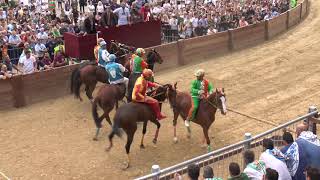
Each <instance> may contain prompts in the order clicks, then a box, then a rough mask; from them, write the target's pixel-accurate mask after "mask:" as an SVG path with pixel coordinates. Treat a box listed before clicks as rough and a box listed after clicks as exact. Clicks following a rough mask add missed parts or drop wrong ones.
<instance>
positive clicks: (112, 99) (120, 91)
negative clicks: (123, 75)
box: [92, 84, 126, 141]
mask: <svg viewBox="0 0 320 180" xmlns="http://www.w3.org/2000/svg"><path fill="white" fill-rule="evenodd" d="M125 93H126V87H125V84H118V85H113V84H106V85H104V86H102V87H101V88H100V89H99V91H98V94H97V96H96V97H95V98H94V101H93V103H92V116H93V119H94V122H95V125H96V127H97V130H96V134H95V136H94V138H93V140H95V141H97V140H98V135H99V131H100V128H101V127H102V125H101V122H102V120H103V119H104V118H105V119H106V120H107V122H108V123H109V124H110V125H111V126H112V123H111V121H110V116H109V113H110V112H111V111H112V109H113V108H114V105H116V109H118V102H119V101H120V100H122V99H123V98H124V96H125ZM98 105H99V106H100V107H101V108H102V109H103V114H102V115H101V116H100V117H99V115H98V112H97V106H98Z"/></svg>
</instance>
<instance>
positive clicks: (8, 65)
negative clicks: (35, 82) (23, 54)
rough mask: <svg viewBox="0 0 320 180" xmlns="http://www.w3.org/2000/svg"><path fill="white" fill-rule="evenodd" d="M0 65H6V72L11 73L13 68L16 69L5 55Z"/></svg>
mask: <svg viewBox="0 0 320 180" xmlns="http://www.w3.org/2000/svg"><path fill="white" fill-rule="evenodd" d="M2 64H4V65H6V68H7V70H8V71H10V72H12V70H13V68H15V69H17V68H16V66H15V65H14V64H12V63H11V60H10V57H9V56H8V55H5V56H4V57H3V61H2Z"/></svg>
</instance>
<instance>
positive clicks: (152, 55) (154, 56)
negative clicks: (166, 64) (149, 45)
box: [128, 49, 163, 102]
mask: <svg viewBox="0 0 320 180" xmlns="http://www.w3.org/2000/svg"><path fill="white" fill-rule="evenodd" d="M146 63H147V64H148V69H151V70H152V71H153V68H154V64H155V63H159V64H162V63H163V59H162V57H161V55H160V54H159V53H158V52H157V51H156V50H155V49H152V50H151V51H150V52H149V53H148V54H147V60H146ZM140 75H141V73H131V74H130V76H129V84H128V102H131V96H132V91H133V87H134V84H135V83H136V80H137V79H138V78H139V77H140Z"/></svg>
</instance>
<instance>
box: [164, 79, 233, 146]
mask: <svg viewBox="0 0 320 180" xmlns="http://www.w3.org/2000/svg"><path fill="white" fill-rule="evenodd" d="M168 99H169V103H170V105H171V108H172V110H173V114H174V118H173V126H174V142H175V143H176V142H177V141H178V138H177V134H176V125H177V119H178V116H179V115H180V116H181V117H182V119H183V120H186V119H187V117H188V113H189V110H190V108H191V105H192V99H191V95H190V94H189V93H187V92H179V91H177V83H175V85H174V88H169V89H168ZM217 109H220V110H221V114H223V115H225V114H226V113H227V107H226V95H225V93H224V89H223V88H222V89H216V91H215V92H214V93H212V94H211V95H209V97H208V98H206V99H202V100H201V101H200V104H199V108H198V111H197V114H196V117H195V119H194V120H193V122H194V123H196V124H199V125H200V126H201V127H202V130H203V134H204V140H206V142H207V148H208V151H211V145H210V139H209V135H208V131H209V129H210V126H211V124H212V123H213V122H214V120H215V114H216V111H217ZM190 133H191V130H190V128H188V137H190ZM203 142H204V141H203Z"/></svg>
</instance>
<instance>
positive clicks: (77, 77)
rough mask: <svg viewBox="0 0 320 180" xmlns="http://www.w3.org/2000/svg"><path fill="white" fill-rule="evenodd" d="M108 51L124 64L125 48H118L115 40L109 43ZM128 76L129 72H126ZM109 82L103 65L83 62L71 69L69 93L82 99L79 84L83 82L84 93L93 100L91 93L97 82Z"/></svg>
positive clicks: (125, 60)
mask: <svg viewBox="0 0 320 180" xmlns="http://www.w3.org/2000/svg"><path fill="white" fill-rule="evenodd" d="M109 51H110V52H112V53H115V54H116V55H117V62H119V63H120V64H122V65H125V64H126V62H127V59H128V58H126V57H127V56H126V52H127V51H126V50H125V49H123V48H120V47H119V46H118V45H117V44H116V43H115V42H111V43H110V48H109ZM127 77H129V74H127ZM98 81H99V82H102V83H105V84H109V82H108V74H107V72H106V70H105V68H104V67H101V66H97V65H96V63H95V62H89V63H84V64H82V65H80V67H79V68H77V69H75V70H73V72H72V75H71V84H70V87H71V88H70V89H71V94H74V95H75V97H76V98H79V99H80V101H82V98H81V96H80V87H81V84H82V83H83V84H85V91H86V95H87V97H88V99H89V100H91V101H93V97H92V93H93V91H94V89H95V87H96V84H97V82H98Z"/></svg>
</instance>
